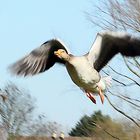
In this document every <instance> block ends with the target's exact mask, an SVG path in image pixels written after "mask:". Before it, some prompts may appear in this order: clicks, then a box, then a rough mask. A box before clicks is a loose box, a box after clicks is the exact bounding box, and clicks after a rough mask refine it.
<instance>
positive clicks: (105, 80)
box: [102, 76, 112, 87]
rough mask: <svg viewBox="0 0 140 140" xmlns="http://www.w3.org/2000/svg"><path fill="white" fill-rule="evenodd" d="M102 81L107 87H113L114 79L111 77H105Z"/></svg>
mask: <svg viewBox="0 0 140 140" xmlns="http://www.w3.org/2000/svg"><path fill="white" fill-rule="evenodd" d="M102 79H103V80H104V82H105V85H106V86H107V87H110V86H111V84H112V78H111V76H107V77H103V78H102Z"/></svg>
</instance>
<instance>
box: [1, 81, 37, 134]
mask: <svg viewBox="0 0 140 140" xmlns="http://www.w3.org/2000/svg"><path fill="white" fill-rule="evenodd" d="M2 92H3V93H4V94H5V95H6V97H7V100H6V101H5V103H3V102H2V101H1V102H0V110H1V112H0V116H1V119H0V120H1V122H0V123H1V125H2V126H3V127H5V128H6V129H7V132H8V133H9V134H12V135H19V134H22V133H24V131H25V128H26V127H25V126H26V125H27V124H28V123H29V122H30V121H31V119H32V115H33V111H34V108H35V104H34V99H33V98H32V97H31V96H30V95H29V94H28V93H27V92H26V91H25V90H23V89H20V88H19V87H17V86H16V85H15V84H13V83H8V84H7V85H6V86H5V87H4V88H3V89H2Z"/></svg>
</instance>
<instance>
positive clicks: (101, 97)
mask: <svg viewBox="0 0 140 140" xmlns="http://www.w3.org/2000/svg"><path fill="white" fill-rule="evenodd" d="M97 88H98V90H99V96H100V99H101V102H102V104H103V103H104V94H103V92H102V90H101V88H100V87H99V86H98V87H97Z"/></svg>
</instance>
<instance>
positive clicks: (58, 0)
mask: <svg viewBox="0 0 140 140" xmlns="http://www.w3.org/2000/svg"><path fill="white" fill-rule="evenodd" d="M94 2H96V1H94ZM90 8H93V7H92V6H91V2H90V1H87V0H77V1H74V0H71V1H66V0H38V1H35V0H24V1H19V0H12V1H10V0H5V1H0V21H1V22H0V38H1V39H0V40H1V41H0V86H1V87H2V86H4V85H5V84H6V83H7V82H8V81H13V82H15V83H16V84H17V85H18V86H20V87H22V88H25V89H28V90H29V92H30V94H31V95H32V96H33V97H35V98H36V99H37V103H36V104H37V110H36V111H37V112H38V113H45V114H46V116H47V117H48V119H49V120H52V121H56V122H58V123H60V124H62V125H63V126H66V127H68V128H70V127H72V126H74V124H75V123H76V122H77V121H78V120H79V118H80V117H81V116H82V115H84V114H91V113H93V112H94V111H96V110H101V111H103V113H105V114H110V115H111V114H112V112H113V110H112V109H111V107H109V105H108V103H107V101H105V103H104V105H102V104H101V102H100V100H99V97H97V105H94V104H93V103H92V102H91V101H90V100H88V98H87V97H86V96H85V94H84V93H82V91H81V90H80V89H79V88H78V87H76V86H75V85H74V84H73V83H72V81H71V80H70V77H69V76H68V74H67V72H66V69H65V67H63V66H58V65H55V66H54V67H53V68H51V69H50V70H49V71H47V72H45V73H42V74H39V75H37V76H34V77H29V78H22V77H14V76H11V75H10V74H9V73H8V71H7V67H8V66H9V65H10V64H11V63H13V62H15V61H16V60H18V59H19V58H21V57H23V56H24V55H26V54H27V53H29V52H30V51H31V50H33V49H34V48H36V47H38V46H39V45H40V44H42V43H43V42H44V41H47V40H49V39H51V38H54V37H57V38H60V39H61V40H63V42H64V43H65V44H66V45H67V46H68V48H69V49H70V51H71V52H72V53H73V54H75V55H82V54H84V53H86V52H88V50H89V49H90V47H91V44H92V42H93V41H94V38H95V35H96V33H97V31H98V29H97V28H96V27H94V26H93V25H92V24H91V23H90V21H88V20H87V19H86V16H85V14H84V12H85V11H88V10H89V9H90ZM95 14H96V13H95ZM115 113H116V112H115Z"/></svg>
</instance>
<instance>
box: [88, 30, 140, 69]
mask: <svg viewBox="0 0 140 140" xmlns="http://www.w3.org/2000/svg"><path fill="white" fill-rule="evenodd" d="M118 53H121V54H122V55H123V56H130V57H136V56H140V38H137V37H134V36H131V35H128V34H126V33H122V32H111V31H108V32H103V33H98V34H97V36H96V39H95V41H94V43H93V45H92V47H91V50H90V51H89V53H88V56H87V57H88V59H89V61H90V63H92V65H93V66H94V68H95V69H96V70H97V71H98V72H99V71H100V70H101V69H102V68H103V67H104V66H105V65H106V64H107V63H108V62H109V60H111V59H112V58H113V57H114V56H115V55H116V54H118Z"/></svg>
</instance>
